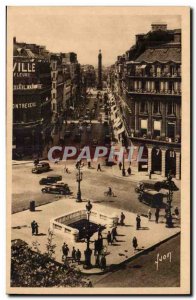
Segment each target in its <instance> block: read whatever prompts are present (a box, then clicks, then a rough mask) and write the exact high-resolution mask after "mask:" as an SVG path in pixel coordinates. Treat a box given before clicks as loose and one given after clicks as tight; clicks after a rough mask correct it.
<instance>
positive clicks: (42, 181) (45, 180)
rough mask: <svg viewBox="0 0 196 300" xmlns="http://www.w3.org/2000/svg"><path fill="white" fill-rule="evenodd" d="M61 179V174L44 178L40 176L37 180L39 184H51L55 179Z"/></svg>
mask: <svg viewBox="0 0 196 300" xmlns="http://www.w3.org/2000/svg"><path fill="white" fill-rule="evenodd" d="M60 180H62V176H61V175H53V176H48V177H46V178H42V179H40V181H39V184H40V185H47V184H52V183H56V182H57V181H60Z"/></svg>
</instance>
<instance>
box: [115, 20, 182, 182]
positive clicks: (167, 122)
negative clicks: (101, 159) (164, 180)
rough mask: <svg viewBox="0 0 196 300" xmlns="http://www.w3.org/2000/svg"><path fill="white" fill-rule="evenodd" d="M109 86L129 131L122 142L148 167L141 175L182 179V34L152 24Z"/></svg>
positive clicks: (141, 165) (120, 59)
mask: <svg viewBox="0 0 196 300" xmlns="http://www.w3.org/2000/svg"><path fill="white" fill-rule="evenodd" d="M109 82H110V86H111V90H112V92H113V95H114V98H115V104H116V105H117V106H118V114H119V117H120V118H121V121H122V123H123V127H124V129H123V130H124V131H123V132H122V133H121V135H120V136H119V139H122V138H123V139H126V140H127V142H128V143H129V144H131V145H133V146H134V147H135V152H136V154H137V152H138V149H139V148H140V147H141V146H142V147H143V149H144V151H143V157H145V158H147V163H143V162H138V170H139V171H150V170H152V171H153V172H154V173H160V174H162V176H163V177H165V176H166V175H167V174H168V172H169V171H170V172H171V173H172V175H173V176H175V177H176V178H178V179H180V173H181V166H180V160H181V157H180V150H181V30H180V29H176V30H168V29H167V25H166V24H152V30H151V31H150V32H148V33H147V34H139V35H137V36H136V44H135V45H134V46H132V47H131V49H130V50H128V51H127V52H126V53H125V54H124V55H122V56H119V57H118V58H117V62H116V63H115V65H114V66H113V69H112V71H111V72H110V77H109Z"/></svg>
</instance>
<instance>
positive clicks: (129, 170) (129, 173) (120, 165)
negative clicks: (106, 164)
mask: <svg viewBox="0 0 196 300" xmlns="http://www.w3.org/2000/svg"><path fill="white" fill-rule="evenodd" d="M118 167H119V170H120V171H121V170H122V162H121V161H120V162H119V164H118ZM124 171H125V173H126V170H124ZM127 174H128V175H129V176H130V175H131V167H130V166H129V167H128V168H127Z"/></svg>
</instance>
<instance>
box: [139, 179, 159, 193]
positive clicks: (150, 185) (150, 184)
mask: <svg viewBox="0 0 196 300" xmlns="http://www.w3.org/2000/svg"><path fill="white" fill-rule="evenodd" d="M144 189H151V190H155V191H157V192H159V191H160V189H161V183H160V181H153V180H144V181H142V182H139V183H138V184H137V187H136V188H135V191H136V193H140V191H143V190H144Z"/></svg>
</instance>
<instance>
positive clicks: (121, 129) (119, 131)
mask: <svg viewBox="0 0 196 300" xmlns="http://www.w3.org/2000/svg"><path fill="white" fill-rule="evenodd" d="M124 131H125V128H124V126H122V127H121V128H120V129H118V131H117V133H118V134H121V133H122V132H124Z"/></svg>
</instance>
